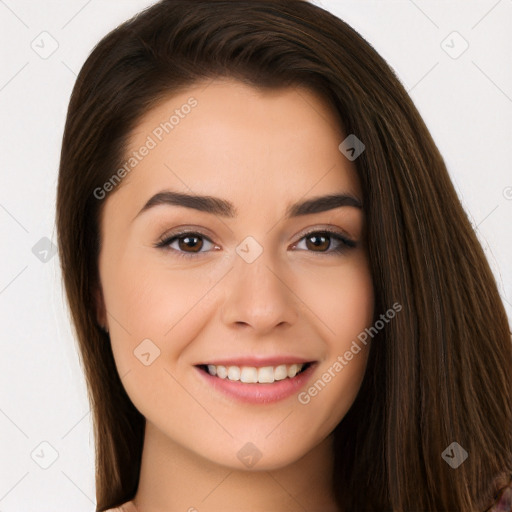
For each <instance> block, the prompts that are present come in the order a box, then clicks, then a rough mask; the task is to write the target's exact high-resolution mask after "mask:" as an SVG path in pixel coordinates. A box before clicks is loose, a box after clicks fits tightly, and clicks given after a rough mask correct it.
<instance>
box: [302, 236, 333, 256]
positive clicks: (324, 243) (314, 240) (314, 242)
mask: <svg viewBox="0 0 512 512" xmlns="http://www.w3.org/2000/svg"><path fill="white" fill-rule="evenodd" d="M310 241H311V243H308V242H310ZM330 245H331V240H330V235H329V236H325V235H324V234H312V235H308V236H307V237H306V247H307V248H308V249H311V250H313V251H316V250H317V249H318V250H319V251H321V252H323V251H326V250H327V249H329V246H330Z"/></svg>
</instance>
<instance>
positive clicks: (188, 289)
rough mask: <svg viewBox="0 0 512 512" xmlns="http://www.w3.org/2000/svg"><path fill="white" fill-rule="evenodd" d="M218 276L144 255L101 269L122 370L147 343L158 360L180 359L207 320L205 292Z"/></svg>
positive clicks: (116, 355)
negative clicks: (145, 341) (177, 357)
mask: <svg viewBox="0 0 512 512" xmlns="http://www.w3.org/2000/svg"><path fill="white" fill-rule="evenodd" d="M217 274H219V275H220V276H221V275H222V269H219V270H218V271H217V270H216V271H215V272H214V273H208V272H205V271H201V272H198V271H193V270H192V271H187V270H186V269H185V268H184V267H182V268H179V269H176V268H173V269H171V268H169V266H168V265H166V262H165V259H164V258H159V257H157V258H155V257H151V258H148V256H147V254H144V251H141V252H140V253H139V254H138V255H135V256H133V257H127V256H125V257H121V258H119V259H118V260H117V261H116V263H115V264H111V265H105V272H104V275H102V283H103V290H104V297H105V304H106V307H107V311H108V314H109V324H110V331H111V340H112V348H113V351H114V354H115V357H116V362H117V363H118V364H119V365H120V367H122V368H124V367H130V365H133V363H134V360H133V351H134V350H136V349H137V347H138V346H139V344H140V343H141V342H142V341H143V340H147V339H149V340H151V341H152V342H153V343H154V344H155V345H156V347H158V350H160V353H161V355H162V356H163V357H162V359H168V358H169V357H170V358H172V357H174V356H175V355H177V354H179V353H180V352H181V350H182V349H183V348H184V346H185V345H186V344H187V343H188V342H189V341H190V340H191V339H194V336H195V330H196V329H197V330H199V329H200V327H201V321H202V322H204V320H205V316H206V315H208V303H209V299H208V291H209V290H210V289H211V288H212V286H213V285H214V284H215V282H216V281H218V280H219V279H220V278H219V277H217ZM200 319H202V320H201V321H200ZM155 350H156V349H155Z"/></svg>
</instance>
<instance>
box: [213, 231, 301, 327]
mask: <svg viewBox="0 0 512 512" xmlns="http://www.w3.org/2000/svg"><path fill="white" fill-rule="evenodd" d="M236 252H237V255H236V257H235V261H234V266H233V270H232V271H231V272H230V275H229V280H228V282H227V283H226V286H227V287H228V290H227V292H226V294H225V298H224V304H223V306H222V317H223V318H222V320H223V322H224V323H225V324H235V323H236V324H239V323H244V324H248V325H250V326H252V327H253V328H254V329H257V330H261V331H266V330H269V329H272V328H273V327H275V326H277V325H279V324H282V323H290V324H292V323H293V322H294V321H295V320H296V318H297V316H298V315H297V310H296V308H297V303H296V301H295V300H294V294H293V292H292V291H291V290H290V288H289V287H290V283H288V282H287V279H286V276H285V275H284V274H283V270H282V269H283V266H282V265H281V264H280V262H279V261H278V258H277V256H276V254H275V251H272V250H271V249H270V248H264V247H263V246H262V245H261V244H259V243H258V242H257V241H256V240H255V239H254V238H252V237H247V238H246V239H245V240H244V241H242V242H241V243H240V244H239V246H238V247H237V249H236Z"/></svg>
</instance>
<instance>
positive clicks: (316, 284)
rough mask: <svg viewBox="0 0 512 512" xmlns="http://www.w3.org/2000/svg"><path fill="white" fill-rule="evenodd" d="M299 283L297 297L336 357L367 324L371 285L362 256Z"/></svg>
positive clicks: (370, 316) (370, 311)
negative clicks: (335, 352)
mask: <svg viewBox="0 0 512 512" xmlns="http://www.w3.org/2000/svg"><path fill="white" fill-rule="evenodd" d="M299 283H300V287H299V290H298V294H299V295H300V297H304V298H305V302H306V304H307V305H308V307H309V308H310V309H311V311H313V312H314V314H315V315H316V316H317V317H318V319H319V322H317V324H318V325H319V326H321V327H322V335H323V337H324V338H325V339H326V340H329V344H330V345H331V348H333V349H335V350H336V351H338V353H343V352H344V351H345V350H346V348H345V346H347V344H348V346H350V343H351V341H352V340H353V339H356V337H357V336H358V334H360V333H361V332H362V331H364V329H365V328H366V327H368V326H369V325H370V324H371V322H372V320H373V314H374V292H373V282H372V278H371V273H370V270H369V266H368V263H367V260H366V258H364V257H363V256H362V255H361V257H360V258H359V257H358V258H354V259H353V260H352V261H350V262H347V264H346V265H341V266H339V267H338V268H336V269H333V268H326V269H321V270H320V271H316V272H315V274H314V275H311V274H310V273H304V275H303V276H302V277H301V278H300V281H299Z"/></svg>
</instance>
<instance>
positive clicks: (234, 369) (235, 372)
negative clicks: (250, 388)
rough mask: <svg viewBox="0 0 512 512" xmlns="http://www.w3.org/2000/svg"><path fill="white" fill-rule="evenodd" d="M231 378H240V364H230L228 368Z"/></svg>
mask: <svg viewBox="0 0 512 512" xmlns="http://www.w3.org/2000/svg"><path fill="white" fill-rule="evenodd" d="M228 379H229V380H240V368H238V366H230V367H229V368H228Z"/></svg>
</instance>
